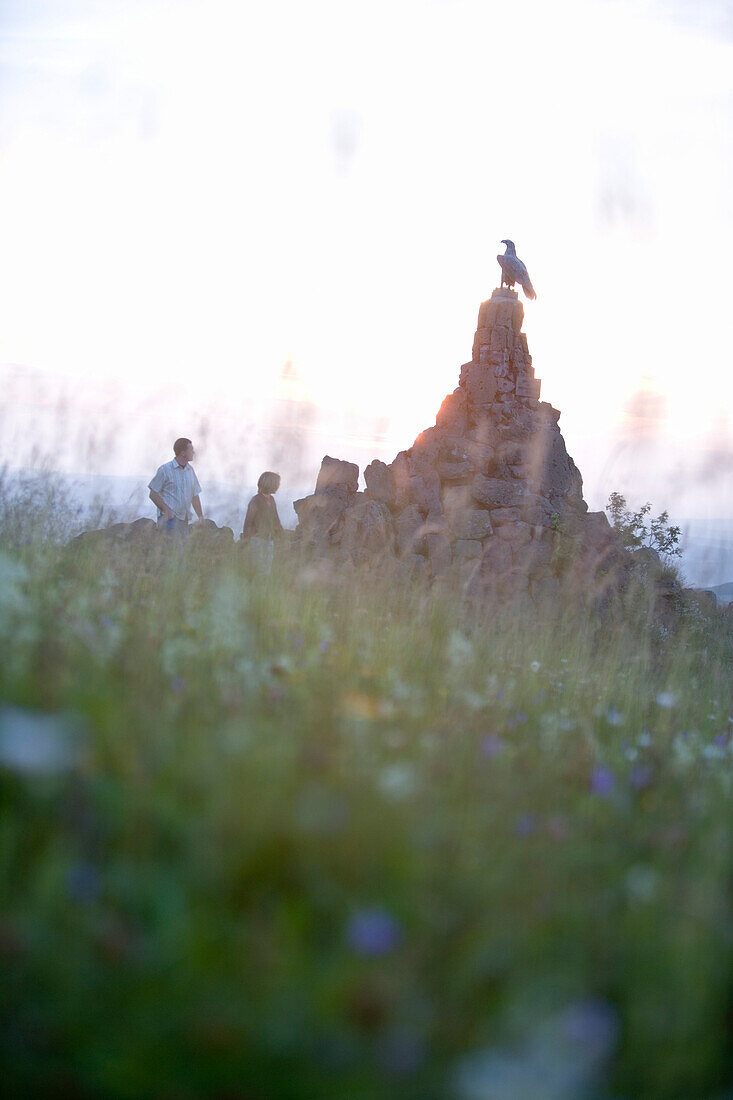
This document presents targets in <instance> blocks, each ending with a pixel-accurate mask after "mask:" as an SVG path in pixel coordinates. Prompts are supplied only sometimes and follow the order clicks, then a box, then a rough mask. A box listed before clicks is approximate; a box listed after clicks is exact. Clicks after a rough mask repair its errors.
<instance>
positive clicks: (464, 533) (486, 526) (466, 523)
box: [447, 508, 492, 539]
mask: <svg viewBox="0 0 733 1100" xmlns="http://www.w3.org/2000/svg"><path fill="white" fill-rule="evenodd" d="M447 519H448V524H449V526H450V529H451V531H452V533H453V537H454V538H456V539H484V538H486V536H487V535H490V534H491V533H492V528H491V517H490V516H489V513H488V512H487V511H486V510H485V509H483V508H470V509H468V510H467V511H464V512H455V513H453V514H452V515H450V516H448V517H447Z"/></svg>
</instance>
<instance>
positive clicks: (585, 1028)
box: [561, 999, 618, 1055]
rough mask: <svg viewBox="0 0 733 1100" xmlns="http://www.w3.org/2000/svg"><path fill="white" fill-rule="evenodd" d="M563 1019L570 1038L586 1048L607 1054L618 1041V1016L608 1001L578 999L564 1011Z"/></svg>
mask: <svg viewBox="0 0 733 1100" xmlns="http://www.w3.org/2000/svg"><path fill="white" fill-rule="evenodd" d="M561 1019H562V1024H563V1030H564V1032H565V1034H566V1036H567V1037H568V1039H569V1040H570V1041H571V1042H572V1043H575V1044H577V1045H578V1046H579V1047H584V1048H586V1050H589V1051H593V1052H594V1053H596V1054H599V1055H600V1054H605V1053H607V1052H608V1051H609V1050H610V1049H611V1048H612V1047H613V1045H614V1043H615V1041H616V1037H617V1035H618V1017H617V1015H616V1011H615V1009H614V1008H613V1007H612V1006H611V1005H610V1004H608V1003H607V1002H606V1001H601V1000H597V999H589V1000H585V1001H578V1002H576V1003H575V1004H573V1005H570V1006H569V1008H567V1009H566V1010H565V1011H564V1012H563V1014H562V1017H561Z"/></svg>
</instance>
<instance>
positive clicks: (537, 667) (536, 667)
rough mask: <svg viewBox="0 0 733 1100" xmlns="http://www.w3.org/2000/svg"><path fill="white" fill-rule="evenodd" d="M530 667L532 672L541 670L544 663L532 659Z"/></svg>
mask: <svg viewBox="0 0 733 1100" xmlns="http://www.w3.org/2000/svg"><path fill="white" fill-rule="evenodd" d="M529 667H530V668H531V670H532V672H539V671H540V669H541V668H542V665H541V664H540V662H539V661H532V664H531V665H530V666H529Z"/></svg>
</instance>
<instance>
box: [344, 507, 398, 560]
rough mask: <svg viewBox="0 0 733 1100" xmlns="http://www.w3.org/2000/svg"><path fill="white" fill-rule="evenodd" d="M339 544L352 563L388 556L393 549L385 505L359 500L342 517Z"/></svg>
mask: <svg viewBox="0 0 733 1100" xmlns="http://www.w3.org/2000/svg"><path fill="white" fill-rule="evenodd" d="M339 543H340V546H341V547H342V549H344V550H346V551H347V552H348V553H349V554H350V555H351V557H352V559H353V560H354V561H366V560H368V559H369V558H370V557H372V556H374V555H379V554H384V553H391V552H392V550H393V546H394V527H393V525H392V516H391V515H390V512H389V509H388V507H387V505H386V504H382V503H381V502H380V501H377V500H362V501H360V502H359V503H358V504H355V505H353V507H351V508H347V509H346V510H345V512H344V513H343V518H342V521H341V525H340V529H339Z"/></svg>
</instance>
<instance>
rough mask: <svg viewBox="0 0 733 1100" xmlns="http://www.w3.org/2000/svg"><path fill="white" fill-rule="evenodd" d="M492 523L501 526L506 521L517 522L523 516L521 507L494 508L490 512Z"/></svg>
mask: <svg viewBox="0 0 733 1100" xmlns="http://www.w3.org/2000/svg"><path fill="white" fill-rule="evenodd" d="M489 515H490V516H491V523H492V525H493V526H494V527H501V526H503V525H504V524H505V523H517V522H518V521H519V517H520V516H521V509H520V508H492V509H491V510H490V512H489Z"/></svg>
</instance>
